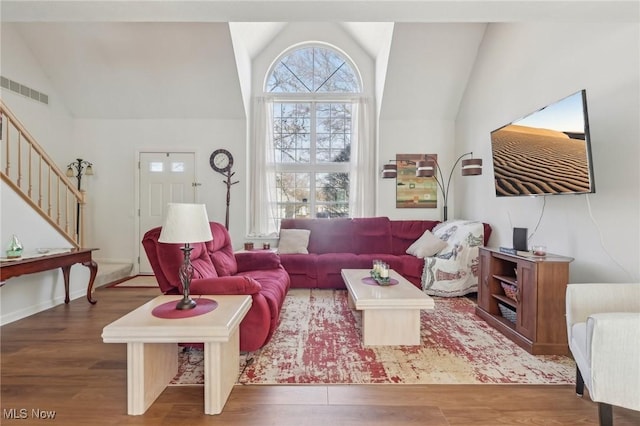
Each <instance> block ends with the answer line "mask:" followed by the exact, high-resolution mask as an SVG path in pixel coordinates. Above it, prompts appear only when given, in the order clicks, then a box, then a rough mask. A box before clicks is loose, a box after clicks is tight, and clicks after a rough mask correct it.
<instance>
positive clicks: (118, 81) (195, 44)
mask: <svg viewBox="0 0 640 426" xmlns="http://www.w3.org/2000/svg"><path fill="white" fill-rule="evenodd" d="M612 3H616V5H615V6H613V7H612V5H611V4H612ZM0 7H1V18H2V22H3V25H2V28H1V30H2V31H3V32H4V31H6V30H7V29H12V30H15V32H16V33H17V34H19V36H20V37H21V38H22V39H23V40H24V42H25V44H26V45H27V47H28V49H29V50H30V51H31V52H32V53H33V55H34V57H35V59H36V60H37V62H38V63H39V64H40V65H41V67H42V69H43V70H45V72H46V73H47V76H48V78H49V79H50V81H51V85H52V86H53V87H54V88H55V91H56V93H57V94H58V96H60V97H61V98H62V99H61V101H62V103H64V104H65V106H66V107H67V108H68V110H69V111H70V113H71V115H72V116H74V117H76V118H95V119H124V118H126V119H141V118H192V119H208V118H216V119H242V118H245V117H246V112H245V111H246V105H244V104H245V103H246V99H247V97H246V94H245V97H244V98H243V96H242V90H243V89H244V88H241V87H240V86H241V83H240V81H239V77H238V76H239V74H246V73H247V70H245V69H239V67H246V66H250V64H249V65H247V64H246V63H245V62H243V61H238V60H237V58H236V57H235V55H236V51H237V48H238V47H241V49H242V50H243V51H244V52H247V54H248V55H249V59H251V58H254V57H255V56H256V55H257V54H258V53H259V52H260V51H261V50H263V49H264V48H265V46H267V45H268V43H269V42H270V41H272V40H273V39H274V38H275V37H276V36H277V35H278V34H279V33H280V32H281V31H283V29H284V28H286V26H287V22H300V21H302V22H336V23H340V25H341V26H342V28H343V29H344V30H345V32H346V33H347V34H349V35H350V36H351V37H352V38H353V39H354V41H355V42H356V43H357V44H358V45H359V46H361V47H362V49H363V50H364V51H365V52H367V53H368V55H370V57H371V58H372V60H373V61H374V62H375V63H376V72H378V73H384V76H382V78H381V79H380V78H379V77H381V76H378V77H377V79H378V80H381V81H384V87H382V88H378V93H376V96H377V97H378V98H379V99H378V101H379V105H380V114H381V118H389V119H394V118H399V117H402V118H429V117H433V118H445V119H453V118H454V117H455V114H456V112H457V108H458V104H459V101H460V99H461V97H462V95H463V93H464V89H465V87H466V82H467V80H468V77H469V75H470V73H471V72H472V69H473V65H474V59H475V55H476V52H477V49H478V47H479V45H480V43H481V41H482V37H483V34H484V31H485V28H486V26H487V25H490V24H491V23H493V22H526V21H557V22H577V21H581V20H584V21H593V20H597V21H613V22H616V21H619V22H625V21H629V20H633V21H634V22H637V20H638V4H637V2H635V1H633V2H632V1H614V2H603V1H561V2H551V1H545V2H540V1H511V2H496V1H482V0H466V1H451V0H446V1H445V0H439V1H417V0H413V1H384V0H372V1H366V2H365V1H357V0H342V1H340V2H336V1H318V0H297V1H269V0H252V1H251V0H185V1H175V2H172V1H106V0H84V1H78V2H68V1H58V0H52V1H32V0H29V1H27V0H3V2H2V3H1V4H0ZM634 12H635V14H634ZM285 21H286V22H285ZM1 59H2V62H3V63H5V64H6V63H10V61H11V60H12V58H11V57H6V56H5V55H4V54H3V55H2V58H1ZM249 72H250V70H249ZM5 77H8V78H12V79H15V80H16V81H20V78H19V76H11V75H6V76H5ZM245 90H246V89H245ZM380 99H382V100H383V101H382V102H380Z"/></svg>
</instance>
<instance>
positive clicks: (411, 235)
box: [391, 220, 440, 255]
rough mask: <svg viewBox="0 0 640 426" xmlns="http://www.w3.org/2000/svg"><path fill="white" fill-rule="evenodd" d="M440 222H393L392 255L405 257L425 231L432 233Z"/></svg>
mask: <svg viewBox="0 0 640 426" xmlns="http://www.w3.org/2000/svg"><path fill="white" fill-rule="evenodd" d="M439 223H440V222H439V221H437V220H392V221H391V253H393V254H397V255H405V254H406V253H407V249H408V248H409V246H410V245H411V244H413V243H414V242H415V241H416V240H417V239H418V238H420V236H422V234H423V233H424V231H427V230H429V231H432V230H433V228H434V227H435V226H436V225H438V224H439Z"/></svg>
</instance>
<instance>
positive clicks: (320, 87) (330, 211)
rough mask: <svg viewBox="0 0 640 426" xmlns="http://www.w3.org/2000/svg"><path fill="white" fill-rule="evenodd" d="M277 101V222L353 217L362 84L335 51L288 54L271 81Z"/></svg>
mask: <svg viewBox="0 0 640 426" xmlns="http://www.w3.org/2000/svg"><path fill="white" fill-rule="evenodd" d="M264 90H265V92H266V93H269V94H271V95H272V100H273V102H272V104H271V107H272V111H271V112H272V114H271V117H272V135H273V141H272V142H273V143H272V149H273V152H272V153H269V155H271V154H273V158H274V161H275V181H276V182H275V185H276V188H275V193H274V195H275V198H276V199H275V200H273V202H275V209H273V212H272V214H273V216H274V219H275V220H276V221H278V220H279V219H282V218H303V217H342V216H348V215H349V198H350V197H349V187H350V184H349V182H350V178H351V176H350V174H351V164H350V162H351V144H352V130H353V128H354V125H353V123H352V120H353V111H354V106H353V105H354V95H355V94H360V93H361V91H362V89H361V83H360V78H359V75H358V73H357V72H356V71H355V69H354V66H353V65H352V64H351V62H350V61H349V60H348V59H347V58H346V57H345V55H343V54H342V53H340V52H338V51H337V50H335V49H332V48H329V47H327V46H318V45H312V46H311V45H309V46H303V47H298V48H296V49H294V50H291V51H289V52H287V53H285V54H284V55H283V56H282V57H281V58H280V59H278V60H277V61H276V62H275V63H274V65H273V66H272V68H271V70H270V72H269V73H268V75H267V78H266V80H265V88H264Z"/></svg>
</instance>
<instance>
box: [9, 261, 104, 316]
mask: <svg viewBox="0 0 640 426" xmlns="http://www.w3.org/2000/svg"><path fill="white" fill-rule="evenodd" d="M93 250H97V249H95V248H79V249H68V250H66V251H64V252H62V253H52V254H38V255H34V256H33V257H23V258H20V259H16V260H6V261H5V260H3V261H2V263H0V281H1V282H2V285H4V282H5V281H6V280H8V279H9V278H13V277H17V276H20V275H25V274H33V273H36V272H43V271H49V270H52V269H57V268H61V269H62V275H63V277H64V303H69V274H70V272H71V266H72V265H74V264H76V263H81V264H82V265H83V266H86V267H87V268H89V271H90V272H91V275H90V276H89V284H88V285H87V300H88V301H89V303H91V304H95V303H96V302H97V301H96V300H93V298H92V297H91V296H92V295H91V293H92V292H93V282H94V281H95V279H96V275H97V273H98V264H97V263H96V262H95V261H94V260H93V259H92V258H91V252H93Z"/></svg>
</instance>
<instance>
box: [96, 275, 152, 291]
mask: <svg viewBox="0 0 640 426" xmlns="http://www.w3.org/2000/svg"><path fill="white" fill-rule="evenodd" d="M107 287H108V288H157V289H158V290H160V288H159V287H158V282H157V281H156V277H155V276H154V275H137V276H135V277H131V278H127V279H125V280H120V281H116V282H115V283H112V284H108V285H107Z"/></svg>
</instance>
